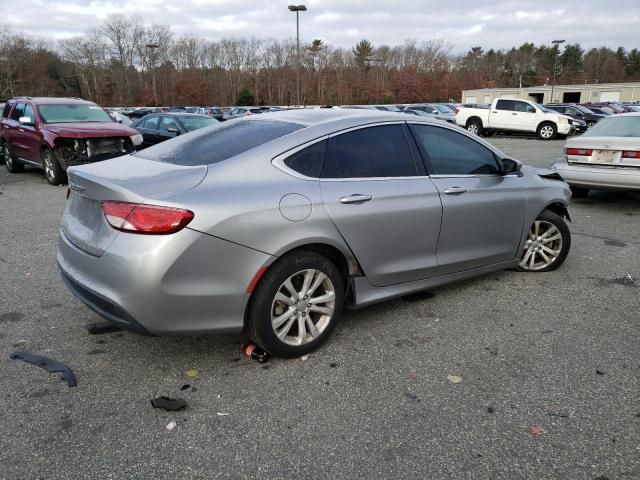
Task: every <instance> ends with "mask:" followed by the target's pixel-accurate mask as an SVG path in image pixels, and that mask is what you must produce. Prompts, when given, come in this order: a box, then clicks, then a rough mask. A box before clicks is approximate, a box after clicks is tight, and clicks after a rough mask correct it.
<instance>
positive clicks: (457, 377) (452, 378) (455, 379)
mask: <svg viewBox="0 0 640 480" xmlns="http://www.w3.org/2000/svg"><path fill="white" fill-rule="evenodd" d="M447 380H449V381H450V382H451V383H462V377H461V376H460V375H447Z"/></svg>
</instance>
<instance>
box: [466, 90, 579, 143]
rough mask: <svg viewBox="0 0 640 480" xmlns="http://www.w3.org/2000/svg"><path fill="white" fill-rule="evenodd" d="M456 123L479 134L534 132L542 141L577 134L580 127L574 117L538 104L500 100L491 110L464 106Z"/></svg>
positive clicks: (507, 99)
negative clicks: (577, 126)
mask: <svg viewBox="0 0 640 480" xmlns="http://www.w3.org/2000/svg"><path fill="white" fill-rule="evenodd" d="M456 123H457V124H458V125H459V126H461V127H464V128H466V129H467V130H468V131H469V132H470V133H473V134H475V135H487V136H490V135H493V133H494V132H531V133H536V134H537V135H538V137H539V138H541V139H542V140H552V139H554V138H556V137H557V136H562V137H566V136H567V135H573V134H574V133H575V131H576V125H575V123H574V120H573V119H572V118H571V117H568V116H566V115H561V114H559V113H557V112H551V111H550V110H547V109H545V108H544V107H542V106H540V105H538V104H537V103H534V102H529V101H527V100H516V99H511V98H497V99H495V100H494V101H493V103H492V104H491V108H465V107H460V109H459V110H458V113H457V114H456Z"/></svg>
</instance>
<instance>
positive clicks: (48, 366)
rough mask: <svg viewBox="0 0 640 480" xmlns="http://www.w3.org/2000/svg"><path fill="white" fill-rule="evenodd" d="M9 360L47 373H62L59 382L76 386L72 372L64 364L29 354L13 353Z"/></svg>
mask: <svg viewBox="0 0 640 480" xmlns="http://www.w3.org/2000/svg"><path fill="white" fill-rule="evenodd" d="M9 358H11V360H23V361H25V362H27V363H30V364H32V365H35V366H36V367H40V368H44V369H45V370H46V371H47V372H49V373H53V372H56V373H62V375H60V380H62V381H63V382H66V383H67V385H69V386H70V387H75V386H76V385H77V382H76V376H75V375H74V373H73V371H72V370H71V369H70V368H69V367H67V366H66V365H65V364H64V363H61V362H58V361H57V360H52V359H50V358H47V357H43V356H42V355H37V354H35V353H29V352H13V353H12V354H11V356H10V357H9Z"/></svg>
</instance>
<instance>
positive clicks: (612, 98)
mask: <svg viewBox="0 0 640 480" xmlns="http://www.w3.org/2000/svg"><path fill="white" fill-rule="evenodd" d="M600 101H601V102H619V101H620V92H600Z"/></svg>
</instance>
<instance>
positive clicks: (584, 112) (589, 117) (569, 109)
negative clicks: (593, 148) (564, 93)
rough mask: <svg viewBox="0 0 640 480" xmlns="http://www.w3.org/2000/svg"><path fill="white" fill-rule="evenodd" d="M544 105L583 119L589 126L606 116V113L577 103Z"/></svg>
mask: <svg viewBox="0 0 640 480" xmlns="http://www.w3.org/2000/svg"><path fill="white" fill-rule="evenodd" d="M543 107H545V108H548V109H549V110H554V111H556V112H558V113H562V114H563V115H567V116H569V117H571V118H575V119H577V120H583V121H584V122H586V123H587V128H591V127H593V126H594V125H595V124H596V123H598V122H599V121H600V120H602V119H603V118H605V117H606V115H600V114H599V113H593V112H592V111H591V110H589V109H588V108H587V107H583V106H582V105H577V104H575V103H548V104H546V105H543Z"/></svg>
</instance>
